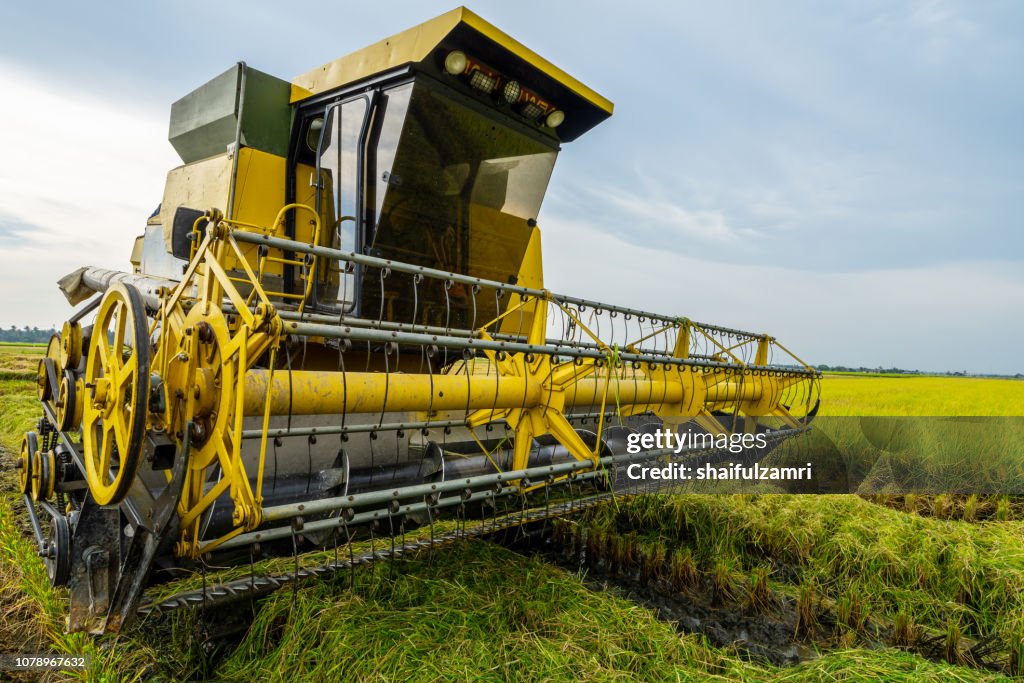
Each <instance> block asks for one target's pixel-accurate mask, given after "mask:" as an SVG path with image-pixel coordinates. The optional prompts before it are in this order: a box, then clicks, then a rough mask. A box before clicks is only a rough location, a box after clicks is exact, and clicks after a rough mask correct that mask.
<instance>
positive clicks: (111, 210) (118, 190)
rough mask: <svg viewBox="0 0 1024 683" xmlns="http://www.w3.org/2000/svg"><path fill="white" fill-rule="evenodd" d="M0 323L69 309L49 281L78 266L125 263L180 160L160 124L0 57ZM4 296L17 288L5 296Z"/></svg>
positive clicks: (133, 107)
mask: <svg viewBox="0 0 1024 683" xmlns="http://www.w3.org/2000/svg"><path fill="white" fill-rule="evenodd" d="M0 92H4V93H8V94H16V97H10V98H8V100H7V103H6V104H5V106H4V107H3V108H2V109H0V150H2V158H3V163H2V165H0V224H3V223H6V224H8V225H10V224H15V226H16V227H15V229H14V231H13V233H11V231H10V230H8V234H7V236H6V237H5V239H4V243H3V249H2V250H0V291H3V292H4V293H8V298H7V300H6V301H5V302H4V304H3V306H2V307H0V324H3V325H5V326H6V325H10V324H18V325H21V324H30V325H32V324H38V325H40V326H44V325H49V324H55V323H58V322H59V321H61V320H63V319H65V318H66V317H67V315H68V313H69V309H68V306H67V303H66V302H65V301H64V299H63V297H62V296H61V295H60V294H59V292H58V291H57V288H56V280H57V279H58V278H59V277H61V276H62V275H64V274H66V273H67V272H69V271H71V270H73V269H74V268H77V267H78V266H81V265H100V266H106V267H110V268H118V269H123V270H127V269H130V267H131V266H130V264H129V262H128V257H129V254H130V253H131V247H132V242H133V240H134V238H135V236H136V235H138V234H141V232H142V230H143V226H144V224H145V221H146V218H147V217H148V216H149V214H150V213H151V212H152V210H153V209H154V208H155V207H156V205H157V204H158V203H159V202H160V199H161V195H162V194H163V184H164V178H165V176H166V173H167V171H168V170H170V169H171V168H172V167H174V166H176V165H177V164H179V163H180V161H179V160H178V158H177V156H176V155H175V154H174V151H173V149H172V148H171V147H170V145H169V144H168V143H167V120H166V118H159V117H157V116H156V115H154V114H153V113H152V112H148V111H146V110H144V109H143V108H142V107H140V106H139V103H137V102H131V101H125V102H110V101H105V100H100V99H96V98H93V97H91V96H89V95H88V94H86V93H83V92H77V91H75V90H71V89H68V87H67V85H66V84H63V83H57V82H53V81H48V80H45V79H42V78H40V77H38V76H36V75H35V74H32V73H29V72H26V71H23V70H19V69H17V68H15V67H13V66H11V65H9V64H5V63H2V62H0ZM10 293H17V294H16V295H15V296H10Z"/></svg>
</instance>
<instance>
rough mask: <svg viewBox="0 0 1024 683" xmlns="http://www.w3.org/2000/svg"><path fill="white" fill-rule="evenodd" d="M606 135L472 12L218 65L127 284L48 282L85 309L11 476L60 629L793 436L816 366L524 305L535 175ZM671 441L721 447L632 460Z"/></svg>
mask: <svg viewBox="0 0 1024 683" xmlns="http://www.w3.org/2000/svg"><path fill="white" fill-rule="evenodd" d="M611 113H612V103H611V102H609V101H608V100H607V99H605V98H604V97H602V96H600V95H599V94H597V93H596V92H594V91H593V90H591V89H590V88H588V87H586V86H585V85H583V84H582V83H580V82H579V81H577V80H576V79H574V78H572V77H570V76H569V75H567V74H566V73H564V72H563V71H561V70H560V69H558V68H557V67H555V66H554V65H552V64H551V63H550V62H548V61H546V60H545V59H543V58H541V57H539V56H538V55H536V54H534V53H533V52H531V51H530V50H529V49H527V48H526V47H524V46H523V45H521V44H520V43H518V42H517V41H515V40H513V39H512V38H510V37H509V36H507V35H505V34H504V33H502V32H501V31H499V30H498V29H496V28H495V27H494V26H492V25H490V24H488V23H487V22H486V21H484V20H482V19H481V18H480V17H478V16H476V15H475V14H473V13H472V12H470V11H468V10H466V9H462V8H460V9H456V10H454V11H452V12H449V13H447V14H444V15H442V16H440V17H437V18H436V19H433V20H431V21H428V22H427V23H425V24H421V25H420V26H417V27H415V28H413V29H410V30H408V31H405V32H403V33H400V34H398V35H396V36H393V37H391V38H388V39H386V40H383V41H381V42H379V43H376V44H374V45H371V46H370V47H367V48H365V49H363V50H360V51H359V52H356V53H354V54H352V55H349V56H347V57H343V58H341V59H339V60H337V61H334V62H331V63H329V64H326V65H324V66H322V67H320V68H318V69H314V70H313V71H311V72H309V73H306V74H304V75H302V76H299V77H298V78H296V79H295V80H294V81H292V82H288V81H283V80H279V79H277V78H274V77H273V76H269V75H267V74H265V73H262V72H259V71H257V70H255V69H251V68H249V67H247V66H246V65H245V64H241V63H240V64H238V65H236V66H235V67H232V68H231V69H229V70H228V71H227V72H225V73H223V74H221V75H220V76H218V77H217V78H215V79H213V80H212V81H210V82H209V83H207V84H206V85H204V86H202V87H200V88H199V89H197V90H195V91H194V92H192V93H190V94H189V95H187V96H186V97H184V98H183V99H181V100H179V101H178V102H175V103H174V105H173V106H172V109H171V124H170V141H171V143H172V144H173V146H174V147H175V149H176V150H177V151H178V153H179V154H180V156H181V158H182V160H183V162H184V165H182V166H180V167H178V168H176V169H174V170H172V171H171V172H170V173H169V174H168V177H167V184H166V187H165V190H164V195H163V201H162V203H161V204H160V208H159V209H158V210H157V211H156V212H155V213H154V214H153V216H152V217H151V218H150V219H149V221H148V223H147V224H146V230H145V234H144V235H142V236H141V237H139V238H138V239H137V240H136V242H135V248H134V250H133V255H132V265H133V272H130V273H129V272H115V271H108V270H102V269H97V268H82V269H79V270H78V271H76V272H74V273H72V274H70V275H68V276H67V277H65V278H63V279H62V280H61V282H60V286H61V289H62V290H63V292H64V293H65V294H66V296H67V298H68V300H69V301H70V303H71V304H72V305H79V304H84V305H83V306H82V307H80V308H79V310H78V311H77V312H76V313H75V314H74V315H73V316H71V318H70V319H69V320H68V322H66V323H65V324H64V326H63V330H62V332H61V334H60V335H59V337H56V338H54V340H52V342H51V345H50V348H49V350H48V352H47V355H46V357H45V358H44V359H43V361H42V362H41V363H40V366H39V398H40V401H41V403H42V412H43V416H42V418H41V419H40V421H39V425H38V427H37V430H36V431H34V432H30V433H28V434H26V436H25V439H24V445H23V448H22V451H21V454H20V457H19V463H18V466H19V468H20V469H19V471H20V474H21V485H22V488H23V493H24V494H25V499H26V503H27V505H28V507H29V509H30V511H31V512H32V519H33V523H34V527H35V531H36V536H37V539H38V542H39V546H40V554H41V555H42V556H43V558H44V561H45V562H46V565H47V567H48V569H49V572H50V579H51V580H52V581H53V583H54V584H65V583H66V584H68V585H69V586H70V594H71V609H70V618H69V628H70V629H71V630H73V631H74V630H90V631H96V632H100V631H106V630H114V631H116V630H118V629H120V628H121V627H122V626H123V625H124V624H125V623H126V622H127V621H128V620H129V619H131V618H132V617H133V616H134V615H135V614H136V613H137V612H138V611H140V610H141V611H149V612H152V611H163V610H168V609H174V608H176V607H178V606H184V605H189V604H203V605H208V604H210V602H211V601H212V600H213V599H214V598H217V597H223V596H236V595H237V594H240V593H247V594H250V595H256V594H259V593H261V592H265V591H267V590H271V589H273V588H274V587H275V586H276V585H279V584H280V581H275V580H274V579H273V577H262V578H260V580H259V581H257V580H256V578H255V577H253V578H252V579H251V580H250V579H246V580H245V581H243V582H242V583H241V584H238V585H234V586H226V587H220V588H218V589H216V590H213V591H212V592H211V593H210V594H206V593H204V594H203V595H202V596H199V597H197V596H196V595H184V596H182V597H181V598H180V599H178V600H171V601H167V602H165V603H163V604H161V605H153V604H151V603H147V602H146V601H145V599H144V597H143V591H144V589H145V587H146V586H147V585H148V584H149V583H151V582H153V581H156V580H161V579H163V578H166V577H171V578H173V577H174V576H175V575H176V572H181V571H184V570H189V569H190V568H191V569H193V570H194V569H195V568H196V567H202V566H205V563H207V562H211V561H213V562H216V563H218V564H226V563H233V562H234V563H248V562H250V561H251V559H252V558H253V557H254V556H257V555H258V556H262V555H263V554H267V553H274V552H281V551H282V550H283V552H300V550H301V549H305V548H315V547H325V546H330V545H332V544H337V543H338V540H339V538H342V540H347V539H351V537H352V536H351V534H352V533H353V532H354V533H359V530H360V529H366V528H367V526H368V525H369V527H370V528H371V529H374V528H375V529H376V530H377V532H378V533H381V532H382V528H383V532H384V533H387V532H388V531H389V530H390V531H392V532H393V531H394V530H395V529H396V528H397V526H396V525H401V527H402V528H406V527H407V526H409V525H415V524H421V525H422V524H428V523H429V524H433V520H434V519H435V517H436V516H437V515H440V514H443V513H444V512H445V511H446V510H447V511H450V510H458V511H459V514H465V515H470V516H471V515H472V514H473V511H474V509H475V510H476V511H477V512H476V514H478V515H479V514H480V512H479V509H480V508H481V506H483V507H485V508H486V509H489V510H490V513H491V514H496V512H495V511H496V510H497V505H498V504H499V501H500V502H501V503H500V504H504V505H508V506H510V507H513V508H514V509H516V510H519V511H521V516H520V518H519V519H520V521H524V520H527V519H537V518H540V517H541V516H543V515H540V514H539V513H538V514H535V515H534V516H532V517H531V516H529V515H527V514H526V512H525V511H527V510H530V509H533V510H536V509H537V508H538V507H539V505H540V503H541V502H543V504H544V506H545V511H544V514H546V515H550V514H557V513H561V512H565V511H568V510H571V509H574V508H573V506H574V504H575V505H577V506H578V505H579V504H580V502H581V499H583V500H590V501H596V500H603V499H605V498H607V497H608V496H610V495H614V493H615V492H617V491H625V490H628V486H629V483H628V482H626V481H625V480H624V477H623V476H622V471H623V469H624V468H623V467H622V466H623V465H628V464H632V463H645V462H647V463H650V462H654V461H659V460H664V459H666V458H683V457H688V458H701V457H703V458H705V459H706V458H712V457H716V454H717V456H721V455H722V454H723V453H724V454H725V455H728V450H729V449H728V448H724V449H723V448H722V446H723V443H726V442H729V443H733V444H734V443H737V442H738V441H739V439H738V438H734V437H740V438H742V437H744V436H745V435H747V436H757V437H758V441H757V443H759V444H760V446H759V447H758V448H755V449H754V450H753V451H751V452H749V453H748V454H747V455H746V456H745V457H748V458H759V457H763V455H764V453H765V452H767V450H768V449H769V448H770V447H771V445H772V444H774V443H777V441H778V440H779V439H781V438H784V437H785V436H787V435H790V434H793V433H796V432H798V431H800V430H801V429H803V428H804V427H805V425H806V423H807V421H808V420H809V419H810V417H812V416H813V414H814V412H815V410H816V407H817V374H816V373H815V372H814V370H813V369H812V368H810V367H809V366H807V365H805V364H803V363H802V361H799V359H797V358H796V357H794V356H792V355H791V354H789V352H788V351H787V350H786V349H785V348H784V347H783V346H781V345H780V344H779V343H778V342H777V341H776V340H775V339H774V338H772V337H770V336H768V335H765V334H755V333H750V332H743V331H740V330H733V329H727V328H723V327H716V326H713V325H706V324H703V323H697V322H694V321H692V320H689V319H687V318H682V317H678V316H675V315H659V314H656V313H651V312H648V311H644V310H639V309H633V308H625V307H622V306H613V305H607V304H603V303H598V302H594V301H589V300H586V299H582V298H577V297H572V296H563V295H561V294H555V293H553V292H550V291H548V290H546V289H545V288H544V283H543V275H542V269H541V242H540V232H539V228H538V227H537V224H536V217H537V215H538V212H539V210H540V205H541V200H542V199H543V197H544V192H545V189H546V186H547V183H548V180H549V178H550V176H551V172H552V168H553V166H554V162H555V157H556V156H557V154H558V152H559V150H560V146H561V144H562V143H565V142H569V141H572V140H575V139H576V138H578V137H579V136H581V135H583V134H584V133H586V132H587V131H588V130H590V129H591V128H592V127H594V126H596V125H597V124H599V123H600V122H601V121H603V120H604V119H606V118H608V117H609V116H610V115H611ZM665 429H671V430H674V433H676V434H682V433H685V434H702V435H706V436H710V437H713V438H711V439H708V440H707V441H706V442H704V443H705V445H707V446H708V447H707V448H695V449H687V450H685V451H682V452H681V453H678V452H676V451H674V450H673V449H671V448H667V449H666V448H660V449H659V448H648V449H640V452H634V451H636V450H637V449H636V448H628V447H627V443H634V442H635V440H631V439H630V435H632V434H636V433H638V432H641V433H651V432H660V433H664V432H663V430H665ZM645 441H646V440H645ZM751 441H753V439H751ZM751 453H752V454H751ZM551 496H555V498H554V499H553V498H552V497H551ZM567 499H568V500H569V502H568V504H562V505H561V506H559V505H553V503H552V501H553V500H555V501H557V500H562V501H565V500H567ZM508 501H514V502H511V503H509V502H508ZM488 506H489V507H488ZM40 511H41V512H42V513H45V514H40ZM374 525H376V526H374ZM341 529H343V530H344V534H342V535H341V536H339V533H338V532H339V530H341ZM370 559H373V558H370ZM338 566H340V565H335V566H334V568H335V569H337V567H338ZM326 569H330V568H326ZM293 578H296V579H297V578H300V577H299V572H296V576H295V577H293Z"/></svg>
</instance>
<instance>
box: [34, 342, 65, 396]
mask: <svg viewBox="0 0 1024 683" xmlns="http://www.w3.org/2000/svg"><path fill="white" fill-rule="evenodd" d="M47 361H50V362H49V363H47ZM60 367H61V365H60V337H58V336H57V335H53V336H52V337H50V343H49V344H47V345H46V355H45V356H43V357H42V358H40V359H39V365H38V367H37V370H36V394H37V395H38V396H39V400H40V401H49V400H51V399H53V398H54V396H53V385H52V384H51V373H52V374H53V375H54V376H58V377H59V375H60Z"/></svg>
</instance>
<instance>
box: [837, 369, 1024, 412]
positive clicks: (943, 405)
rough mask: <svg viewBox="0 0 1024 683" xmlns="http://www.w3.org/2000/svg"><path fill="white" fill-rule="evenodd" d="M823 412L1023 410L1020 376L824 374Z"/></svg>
mask: <svg viewBox="0 0 1024 683" xmlns="http://www.w3.org/2000/svg"><path fill="white" fill-rule="evenodd" d="M819 414H820V415H822V416H847V415H881V416H894V415H925V416H937V415H956V416H976V415H1009V416H1020V415H1024V381H1021V380H1015V379H988V378H986V379H978V378H973V377H919V376H909V375H892V376H882V375H871V376H864V375H842V376H831V375H825V376H824V377H823V378H822V380H821V411H820V413H819Z"/></svg>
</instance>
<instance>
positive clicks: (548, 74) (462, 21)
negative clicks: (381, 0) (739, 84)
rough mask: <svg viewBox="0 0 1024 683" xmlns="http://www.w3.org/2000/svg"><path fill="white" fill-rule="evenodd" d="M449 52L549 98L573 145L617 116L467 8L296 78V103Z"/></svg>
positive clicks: (562, 134)
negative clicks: (459, 53) (562, 114)
mask: <svg viewBox="0 0 1024 683" xmlns="http://www.w3.org/2000/svg"><path fill="white" fill-rule="evenodd" d="M450 50H462V51H463V52H465V53H466V54H467V55H469V56H470V57H472V58H473V59H477V60H480V61H481V62H483V63H485V64H486V65H488V66H489V67H491V68H492V69H495V70H497V71H498V72H499V73H500V74H502V75H503V76H505V77H507V78H511V79H516V80H518V81H519V82H520V83H522V84H524V85H525V86H527V87H529V88H531V89H532V90H535V91H536V92H537V93H538V94H539V95H541V96H542V97H546V98H549V100H550V101H551V102H552V103H553V104H555V105H556V106H557V107H558V108H559V109H561V110H562V111H564V112H565V115H566V116H565V121H564V123H563V124H562V125H561V126H560V127H559V129H558V137H559V138H560V139H561V140H563V141H570V140H574V139H575V138H577V137H579V136H580V135H582V134H583V133H585V132H586V131H588V130H590V129H591V128H593V127H594V126H596V125H597V124H599V123H601V122H602V121H604V120H605V119H606V118H608V117H609V116H611V114H612V110H613V107H614V105H613V104H612V103H611V101H609V100H608V99H607V98H605V97H603V96H602V95H600V94H598V93H597V92H595V91H594V90H592V89H591V88H589V87H587V86H586V85H584V84H583V83H581V82H580V81H578V80H577V79H575V78H573V77H572V76H570V75H569V74H567V73H566V72H564V71H562V70H561V69H559V68H558V67H557V66H555V65H554V64H552V63H551V62H549V61H548V60H546V59H544V58H543V57H541V56H540V55H538V54H537V53H535V52H533V51H532V50H530V49H529V48H528V47H526V46H525V45H523V44H522V43H520V42H519V41H517V40H515V39H514V38H512V37H511V36H509V35H508V34H506V33H505V32H503V31H501V30H500V29H498V28H497V27H495V26H494V25H493V24H491V23H489V22H487V21H485V20H484V19H482V18H481V17H480V16H478V15H477V14H474V13H473V12H471V11H470V10H468V9H466V8H465V7H457V8H456V9H453V10H451V11H450V12H446V13H445V14H442V15H441V16H439V17H435V18H434V19H431V20H429V21H426V22H424V23H422V24H420V25H418V26H414V27H413V28H410V29H407V30H405V31H402V32H401V33H398V34H396V35H394V36H391V37H390V38H385V39H384V40H381V41H379V42H377V43H374V44H373V45H370V46H368V47H365V48H363V49H361V50H358V51H356V52H353V53H352V54H349V55H346V56H344V57H340V58H338V59H336V60H334V61H332V62H328V63H327V64H324V65H323V66H320V67H318V68H316V69H313V70H311V71H307V72H306V73H304V74H302V75H301V76H298V77H296V78H295V79H294V80H293V81H292V88H291V102H292V103H297V102H301V101H302V100H305V99H308V98H310V97H313V96H315V95H319V94H321V93H326V92H329V91H332V90H336V89H339V88H343V87H345V86H349V85H354V84H357V83H358V82H359V81H362V80H365V79H367V78H370V77H372V76H375V75H377V74H381V73H385V72H387V71H390V70H392V69H395V68H398V67H401V66H406V65H421V66H423V65H428V64H434V65H436V64H439V63H440V61H443V55H444V54H446V53H447V52H448V51H450ZM439 60H440V61H439Z"/></svg>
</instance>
